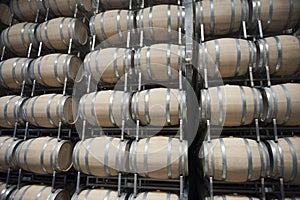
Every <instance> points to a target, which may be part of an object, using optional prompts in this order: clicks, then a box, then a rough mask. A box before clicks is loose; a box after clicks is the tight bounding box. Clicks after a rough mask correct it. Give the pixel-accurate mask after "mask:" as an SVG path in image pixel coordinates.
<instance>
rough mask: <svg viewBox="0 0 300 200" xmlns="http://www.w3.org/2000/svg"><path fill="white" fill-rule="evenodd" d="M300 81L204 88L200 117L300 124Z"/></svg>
mask: <svg viewBox="0 0 300 200" xmlns="http://www.w3.org/2000/svg"><path fill="white" fill-rule="evenodd" d="M299 89H300V85H299V84H296V83H287V84H280V85H274V86H271V87H264V88H263V89H262V90H261V91H260V90H258V89H256V88H251V87H245V86H237V85H225V86H218V87H211V88H208V89H207V90H206V89H203V90H201V97H200V119H201V121H203V122H206V120H210V122H211V124H212V125H217V126H241V125H249V124H251V123H252V122H253V121H254V119H256V118H257V119H260V120H261V121H262V122H263V123H272V121H273V119H276V121H277V124H278V125H282V126H299V125H300V120H299V117H298V116H299V115H300V110H299V109H298V108H300V93H299Z"/></svg>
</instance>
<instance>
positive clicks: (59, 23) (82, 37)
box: [1, 17, 88, 56]
mask: <svg viewBox="0 0 300 200" xmlns="http://www.w3.org/2000/svg"><path fill="white" fill-rule="evenodd" d="M71 39H72V44H75V45H79V46H80V45H85V44H86V43H87V42H88V32H87V29H86V27H85V25H84V24H83V22H82V21H80V20H78V19H75V18H63V17H60V18H55V19H52V20H49V21H47V22H44V23H41V24H38V23H30V22H23V23H18V24H15V25H13V26H11V27H8V28H6V29H5V30H3V31H2V33H1V43H2V46H5V47H6V48H8V49H9V50H10V51H11V52H12V53H14V54H16V55H18V56H26V55H27V51H28V49H29V47H30V46H31V47H32V51H36V50H37V49H38V47H39V43H40V42H42V43H43V44H44V45H45V46H46V47H47V48H49V49H56V50H67V49H68V48H69V45H70V42H71V41H70V40H71Z"/></svg>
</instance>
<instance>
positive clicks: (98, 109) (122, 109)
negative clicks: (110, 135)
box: [79, 90, 130, 127]
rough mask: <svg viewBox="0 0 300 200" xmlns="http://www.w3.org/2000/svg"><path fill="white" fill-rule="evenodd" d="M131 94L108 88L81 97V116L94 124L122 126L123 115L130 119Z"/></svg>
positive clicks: (125, 118)
mask: <svg viewBox="0 0 300 200" xmlns="http://www.w3.org/2000/svg"><path fill="white" fill-rule="evenodd" d="M129 107H130V94H129V93H126V92H123V91H114V90H106V91H100V92H93V93H89V94H86V95H84V96H83V97H81V99H80V102H79V113H80V116H81V117H82V118H83V119H85V120H87V122H89V123H90V124H91V125H92V126H101V127H114V126H119V127H121V126H122V117H123V115H124V120H128V119H129V117H130V116H129Z"/></svg>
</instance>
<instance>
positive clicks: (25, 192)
mask: <svg viewBox="0 0 300 200" xmlns="http://www.w3.org/2000/svg"><path fill="white" fill-rule="evenodd" d="M0 193H1V194H0V198H1V200H45V199H51V200H70V199H72V200H108V199H113V200H134V199H136V200H157V199H161V200H179V197H178V195H177V194H173V193H165V192H141V193H138V194H137V196H136V197H135V198H134V195H133V194H126V193H123V194H121V195H120V196H119V195H118V192H117V191H114V190H108V189H82V190H81V191H80V193H79V194H77V193H74V194H73V195H72V197H71V198H70V195H69V193H68V192H67V191H66V190H63V189H57V190H55V191H54V192H52V188H51V187H49V186H43V185H25V186H23V187H21V188H19V189H16V187H15V186H11V187H10V188H7V189H6V188H5V184H4V183H0Z"/></svg>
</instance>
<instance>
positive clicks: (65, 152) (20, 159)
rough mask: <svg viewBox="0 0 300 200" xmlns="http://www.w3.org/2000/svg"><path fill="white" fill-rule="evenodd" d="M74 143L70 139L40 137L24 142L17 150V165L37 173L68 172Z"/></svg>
mask: <svg viewBox="0 0 300 200" xmlns="http://www.w3.org/2000/svg"><path fill="white" fill-rule="evenodd" d="M72 150H73V145H72V143H71V142H70V141H67V140H61V141H59V140H58V139H56V138H51V137H39V138H36V139H29V140H26V141H24V142H22V143H21V144H20V145H19V146H18V148H17V149H16V152H15V156H14V157H15V161H16V163H17V165H18V166H19V167H20V168H22V169H24V170H26V171H30V172H33V173H37V174H52V173H53V172H54V171H56V172H66V171H68V170H69V169H70V168H71V166H72Z"/></svg>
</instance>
